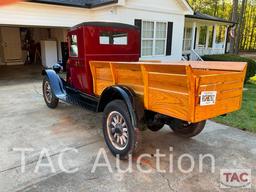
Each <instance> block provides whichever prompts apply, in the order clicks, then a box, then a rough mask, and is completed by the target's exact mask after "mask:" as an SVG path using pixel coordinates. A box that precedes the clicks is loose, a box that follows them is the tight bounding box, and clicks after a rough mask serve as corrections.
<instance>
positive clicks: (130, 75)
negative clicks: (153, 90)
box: [116, 68, 143, 85]
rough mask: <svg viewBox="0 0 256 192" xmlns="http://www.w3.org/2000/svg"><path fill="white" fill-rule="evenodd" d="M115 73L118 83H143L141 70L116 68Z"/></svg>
mask: <svg viewBox="0 0 256 192" xmlns="http://www.w3.org/2000/svg"><path fill="white" fill-rule="evenodd" d="M116 74H117V83H118V84H124V83H129V84H135V85H143V80H142V73H141V71H134V70H129V69H119V68H117V69H116Z"/></svg>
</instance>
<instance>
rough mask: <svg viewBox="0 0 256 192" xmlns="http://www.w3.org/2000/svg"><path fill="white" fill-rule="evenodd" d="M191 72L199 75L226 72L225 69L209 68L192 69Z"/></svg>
mask: <svg viewBox="0 0 256 192" xmlns="http://www.w3.org/2000/svg"><path fill="white" fill-rule="evenodd" d="M192 70H193V74H194V75H197V76H200V75H213V74H223V73H227V71H217V70H209V69H204V70H202V69H192Z"/></svg>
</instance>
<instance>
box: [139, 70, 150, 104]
mask: <svg viewBox="0 0 256 192" xmlns="http://www.w3.org/2000/svg"><path fill="white" fill-rule="evenodd" d="M141 72H142V79H143V83H144V106H145V108H146V109H149V96H148V71H146V69H145V66H144V65H141Z"/></svg>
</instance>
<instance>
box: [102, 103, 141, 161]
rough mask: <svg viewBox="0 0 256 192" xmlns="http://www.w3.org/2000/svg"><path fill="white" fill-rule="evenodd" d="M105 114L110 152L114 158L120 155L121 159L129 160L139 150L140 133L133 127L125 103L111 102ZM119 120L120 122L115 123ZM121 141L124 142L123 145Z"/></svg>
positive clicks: (104, 126)
mask: <svg viewBox="0 0 256 192" xmlns="http://www.w3.org/2000/svg"><path fill="white" fill-rule="evenodd" d="M103 113H104V114H103V121H102V124H103V134H104V139H105V142H106V144H107V146H108V148H109V150H110V151H111V153H112V154H113V155H114V156H117V155H119V157H120V159H127V158H128V155H129V154H133V153H134V152H136V150H137V148H138V141H139V131H138V130H137V129H135V128H134V127H133V126H132V122H131V117H130V114H129V111H128V109H127V106H126V104H125V102H124V101H122V100H114V101H111V102H110V103H108V104H107V106H106V107H105V109H104V112H103ZM117 118H118V119H119V121H115V119H117ZM117 122H120V123H117ZM122 122H123V123H122ZM115 123H116V124H115ZM124 123H125V125H124ZM114 124H115V125H114ZM118 137H119V140H118ZM121 140H122V141H123V142H124V143H123V145H121V144H122V142H121Z"/></svg>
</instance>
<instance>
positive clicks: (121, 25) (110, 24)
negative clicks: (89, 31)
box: [71, 22, 139, 30]
mask: <svg viewBox="0 0 256 192" xmlns="http://www.w3.org/2000/svg"><path fill="white" fill-rule="evenodd" d="M86 26H94V27H114V28H125V29H138V30H139V28H138V27H137V26H135V25H129V24H124V23H115V22H83V23H80V24H78V25H75V26H74V27H72V28H71V30H74V29H76V28H79V27H86Z"/></svg>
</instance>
